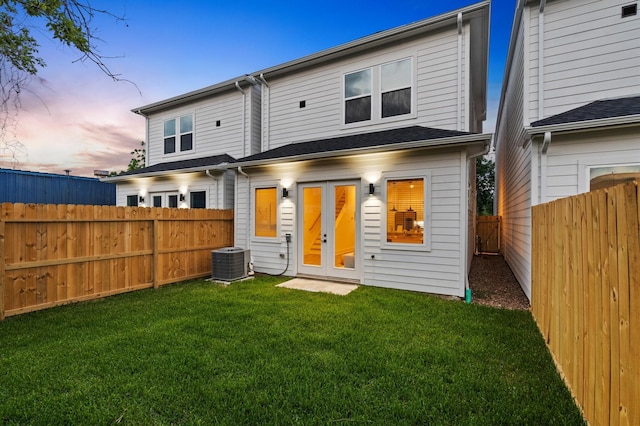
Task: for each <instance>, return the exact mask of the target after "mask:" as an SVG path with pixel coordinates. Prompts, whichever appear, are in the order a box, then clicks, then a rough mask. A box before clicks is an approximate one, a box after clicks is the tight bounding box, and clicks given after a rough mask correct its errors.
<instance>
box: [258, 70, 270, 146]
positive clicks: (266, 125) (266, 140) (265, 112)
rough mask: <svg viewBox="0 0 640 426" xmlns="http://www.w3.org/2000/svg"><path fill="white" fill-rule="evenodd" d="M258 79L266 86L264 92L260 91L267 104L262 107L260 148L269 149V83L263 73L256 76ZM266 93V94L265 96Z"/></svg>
mask: <svg viewBox="0 0 640 426" xmlns="http://www.w3.org/2000/svg"><path fill="white" fill-rule="evenodd" d="M258 80H260V82H261V83H262V84H263V85H264V86H265V87H266V88H267V90H266V91H265V92H263V93H262V96H263V101H262V104H263V105H264V98H265V97H266V98H267V99H266V101H267V105H266V108H264V110H263V113H262V115H263V116H264V120H263V124H264V129H262V138H261V143H260V145H261V149H262V151H267V150H268V149H269V142H270V141H269V139H270V138H269V133H270V132H271V126H270V116H271V85H270V84H269V83H267V80H265V78H264V74H260V75H259V76H258ZM265 95H266V96H265Z"/></svg>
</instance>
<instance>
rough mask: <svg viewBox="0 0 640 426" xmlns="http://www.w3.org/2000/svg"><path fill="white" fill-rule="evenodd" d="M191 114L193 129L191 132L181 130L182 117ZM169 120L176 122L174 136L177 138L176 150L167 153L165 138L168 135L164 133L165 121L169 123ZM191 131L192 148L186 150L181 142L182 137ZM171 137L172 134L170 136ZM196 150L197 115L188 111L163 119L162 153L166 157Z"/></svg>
mask: <svg viewBox="0 0 640 426" xmlns="http://www.w3.org/2000/svg"><path fill="white" fill-rule="evenodd" d="M189 116H191V131H190V132H184V133H182V132H180V119H181V118H182V117H189ZM168 121H173V122H174V124H175V133H174V135H173V137H174V138H175V151H173V152H168V153H165V152H164V140H165V139H166V138H167V137H168V136H166V135H165V134H164V126H165V123H167V122H168ZM189 133H191V149H186V150H182V149H181V148H182V146H181V143H180V139H181V136H182V135H186V134H189ZM169 137H170V136H169ZM195 150H196V117H195V114H194V113H192V112H191V113H188V114H180V115H178V116H176V117H172V118H167V119H165V120H162V155H163V156H165V157H169V156H174V155H180V154H184V153H188V152H195Z"/></svg>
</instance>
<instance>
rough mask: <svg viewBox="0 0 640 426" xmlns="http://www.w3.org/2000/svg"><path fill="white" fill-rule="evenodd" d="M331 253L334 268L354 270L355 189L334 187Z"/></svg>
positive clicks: (349, 186)
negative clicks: (333, 257) (333, 256)
mask: <svg viewBox="0 0 640 426" xmlns="http://www.w3.org/2000/svg"><path fill="white" fill-rule="evenodd" d="M334 197H335V198H334V200H335V210H334V214H335V216H334V219H335V220H334V229H333V240H334V246H333V252H334V253H335V260H334V262H335V263H334V266H335V267H336V268H350V269H353V268H355V251H356V187H355V185H345V186H336V187H335V192H334Z"/></svg>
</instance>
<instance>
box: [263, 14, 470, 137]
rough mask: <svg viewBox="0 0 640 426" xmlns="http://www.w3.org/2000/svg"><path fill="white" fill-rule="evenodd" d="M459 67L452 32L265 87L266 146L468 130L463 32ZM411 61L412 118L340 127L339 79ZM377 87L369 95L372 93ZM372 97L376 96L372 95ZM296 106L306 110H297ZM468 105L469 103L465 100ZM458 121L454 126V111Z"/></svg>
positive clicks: (281, 80) (298, 108) (361, 56)
mask: <svg viewBox="0 0 640 426" xmlns="http://www.w3.org/2000/svg"><path fill="white" fill-rule="evenodd" d="M463 29H464V30H463V35H462V37H461V38H462V40H463V43H462V49H461V50H462V62H461V63H460V64H458V35H457V30H456V29H455V28H452V29H449V30H442V31H438V32H434V33H431V34H429V35H427V36H425V37H424V38H420V39H418V40H415V39H414V40H411V41H405V42H403V43H400V44H395V45H393V46H388V47H384V48H380V49H376V50H375V51H373V52H371V51H370V52H368V53H364V54H361V55H359V56H357V57H351V58H348V59H343V60H340V61H337V62H331V63H327V64H326V65H323V66H317V67H314V68H312V69H309V70H305V71H302V72H298V73H295V74H291V75H287V76H284V77H281V78H277V79H272V80H270V81H269V84H270V88H269V90H268V95H267V96H265V99H264V102H263V108H267V107H268V108H269V110H268V113H265V114H267V116H266V117H265V126H264V128H263V131H264V133H265V135H264V136H265V140H266V141H268V146H267V147H265V148H268V149H271V148H276V147H278V146H282V145H286V144H288V143H294V142H300V141H306V140H311V139H320V138H325V137H333V136H340V135H343V134H345V133H353V132H362V131H374V130H382V129H387V128H391V127H398V126H409V125H423V126H429V127H437V128H443V129H458V128H463V127H466V126H467V124H466V123H467V122H468V117H466V116H465V114H468V106H465V104H464V103H465V97H466V87H465V86H466V84H465V82H466V79H467V78H468V77H469V76H468V75H467V73H466V72H465V63H467V62H468V59H467V58H466V54H467V50H468V49H467V48H466V45H465V38H466V37H465V35H464V31H468V30H469V29H468V26H465V27H463ZM407 57H413V58H414V71H415V75H414V95H415V96H416V104H415V105H416V110H415V113H413V114H411V115H410V116H409V115H408V116H406V117H393V119H387V120H383V121H379V120H378V121H375V120H373V121H372V122H370V123H359V124H357V125H350V126H344V125H343V97H342V91H343V88H342V85H343V75H344V74H345V73H348V72H352V71H357V70H359V69H363V68H368V67H376V66H378V65H380V64H383V63H386V62H389V61H393V60H398V59H402V58H407ZM458 66H460V67H462V88H461V91H460V98H458V86H457V84H458V71H457V70H458ZM376 87H377V85H376V81H374V82H373V91H374V94H375V93H376ZM374 96H375V95H374ZM300 101H305V102H306V107H304V108H300ZM467 102H469V101H468V100H467ZM459 106H460V108H461V111H462V115H461V117H460V121H461V123H462V124H458V123H457V114H458V108H459Z"/></svg>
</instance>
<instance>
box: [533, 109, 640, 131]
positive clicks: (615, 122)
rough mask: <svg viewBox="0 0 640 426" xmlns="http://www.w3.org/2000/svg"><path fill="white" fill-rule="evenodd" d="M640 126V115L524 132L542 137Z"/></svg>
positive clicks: (559, 125)
mask: <svg viewBox="0 0 640 426" xmlns="http://www.w3.org/2000/svg"><path fill="white" fill-rule="evenodd" d="M639 124H640V114H635V115H625V116H622V117H610V118H599V119H597V120H586V121H573V122H570V123H560V124H549V125H546V126H535V127H532V126H529V127H525V128H524V131H525V133H526V134H527V135H528V136H535V135H541V134H544V133H546V132H580V131H586V130H593V129H595V128H599V127H612V126H620V127H625V126H637V125H639Z"/></svg>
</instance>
